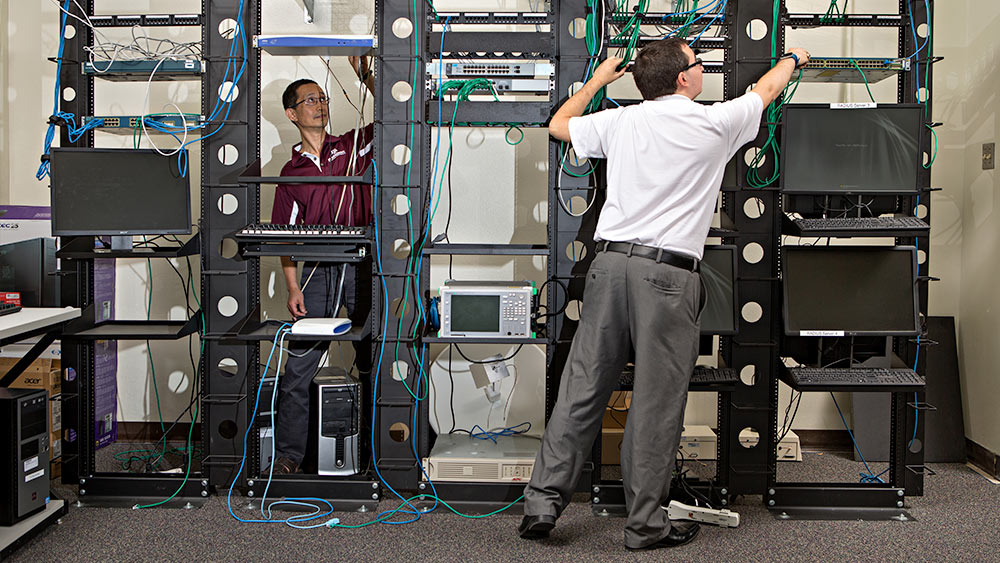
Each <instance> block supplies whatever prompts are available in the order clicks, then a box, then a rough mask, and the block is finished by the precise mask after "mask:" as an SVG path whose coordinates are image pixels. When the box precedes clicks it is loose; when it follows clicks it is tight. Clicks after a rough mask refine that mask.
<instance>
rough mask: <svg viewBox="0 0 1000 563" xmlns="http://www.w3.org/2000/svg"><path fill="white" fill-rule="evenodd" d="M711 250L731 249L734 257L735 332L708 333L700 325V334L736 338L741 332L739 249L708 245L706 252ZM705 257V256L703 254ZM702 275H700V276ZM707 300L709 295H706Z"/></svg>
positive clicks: (722, 245)
mask: <svg viewBox="0 0 1000 563" xmlns="http://www.w3.org/2000/svg"><path fill="white" fill-rule="evenodd" d="M709 249H731V250H732V253H731V254H732V256H733V310H732V313H733V330H731V331H729V330H727V331H722V332H706V331H705V330H703V329H702V328H701V326H700V325H699V333H700V334H701V335H702V336H714V335H718V336H735V335H737V334H739V332H740V284H739V283H738V279H739V274H740V271H739V269H738V266H739V257H738V256H739V247H738V246H736V245H735V244H706V245H705V252H708V250H709ZM702 257H704V254H702ZM699 275H700V274H699ZM706 298H707V295H706Z"/></svg>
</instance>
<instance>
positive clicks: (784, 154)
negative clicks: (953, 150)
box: [778, 104, 926, 197]
mask: <svg viewBox="0 0 1000 563" xmlns="http://www.w3.org/2000/svg"><path fill="white" fill-rule="evenodd" d="M834 105H837V104H787V105H785V106H784V107H783V109H782V118H781V139H782V142H783V143H784V141H785V140H786V139H787V138H788V112H789V111H792V112H793V113H794V112H795V111H796V109H827V110H829V111H867V110H870V109H887V108H889V109H909V110H911V111H914V113H915V114H917V113H919V112H917V111H916V110H922V109H923V106H922V105H920V104H875V107H874V108H870V107H869V108H863V107H856V108H842V109H833V106H834ZM924 124H925V120H924V119H923V118H922V117H921V119H920V125H924ZM922 140H923V130H921V131H920V136H919V139H918V148H919V147H921V146H923V142H922ZM918 152H919V151H918ZM786 158H788V151H781V157H780V161H779V164H780V170H781V175H780V176H779V177H778V178H779V182H778V190H779V191H780V192H781V193H782V194H788V195H806V196H818V197H822V196H827V195H831V196H840V195H847V196H878V195H901V196H914V195H919V194H920V193H921V192H923V191H924V190H925V189H926V187H924V186H920V185H919V183H920V174H919V173H918V174H917V176H916V185H914V186H913V189H912V190H902V189H900V190H842V189H834V188H831V189H829V190H826V191H823V190H802V189H795V188H794V187H791V188H790V187H788V186H786V185H785V180H786V177H785V176H786V175H785V173H784V172H785V171H786V170H788V168H787V167H786V165H785V164H786V160H785V159H786ZM917 160H918V162H919V160H920V155H919V154H918V155H917Z"/></svg>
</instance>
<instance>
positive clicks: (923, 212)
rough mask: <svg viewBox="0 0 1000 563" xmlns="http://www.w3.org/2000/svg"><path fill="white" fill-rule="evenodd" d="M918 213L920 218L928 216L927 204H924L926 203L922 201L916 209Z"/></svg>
mask: <svg viewBox="0 0 1000 563" xmlns="http://www.w3.org/2000/svg"><path fill="white" fill-rule="evenodd" d="M916 215H917V217H919V218H920V219H924V218H926V217H927V206H926V205H924V204H922V203H921V204H920V205H918V206H917V209H916Z"/></svg>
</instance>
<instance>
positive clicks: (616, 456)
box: [601, 425, 717, 465]
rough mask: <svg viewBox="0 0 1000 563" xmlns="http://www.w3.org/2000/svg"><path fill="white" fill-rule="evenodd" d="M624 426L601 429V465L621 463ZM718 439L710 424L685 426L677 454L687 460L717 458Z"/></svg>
mask: <svg viewBox="0 0 1000 563" xmlns="http://www.w3.org/2000/svg"><path fill="white" fill-rule="evenodd" d="M624 439H625V429H624V428H603V429H602V430H601V465H621V451H622V440H624ZM716 447H717V439H716V437H715V432H714V431H713V430H712V429H711V428H709V427H708V426H701V425H693V426H685V427H684V432H682V433H681V441H680V445H679V446H678V448H677V454H678V455H679V456H681V457H682V458H683V459H685V460H692V461H693V460H700V461H705V460H713V459H716Z"/></svg>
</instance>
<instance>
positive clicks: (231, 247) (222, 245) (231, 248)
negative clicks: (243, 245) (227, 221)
mask: <svg viewBox="0 0 1000 563" xmlns="http://www.w3.org/2000/svg"><path fill="white" fill-rule="evenodd" d="M239 252H240V247H239V245H238V244H236V241H235V240H234V239H231V238H228V237H227V238H224V239H222V240H221V241H219V256H222V257H223V258H225V259H226V260H232V259H233V258H236V255H237V254H239Z"/></svg>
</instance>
